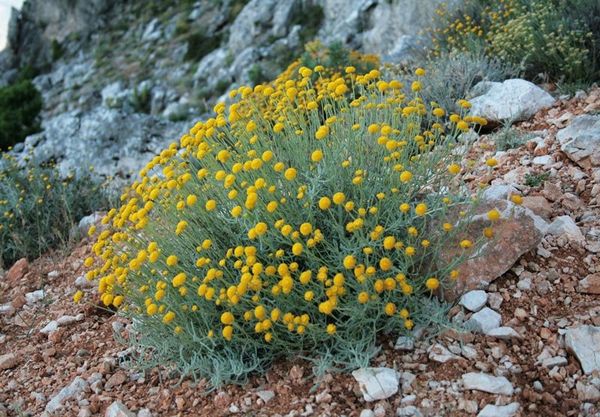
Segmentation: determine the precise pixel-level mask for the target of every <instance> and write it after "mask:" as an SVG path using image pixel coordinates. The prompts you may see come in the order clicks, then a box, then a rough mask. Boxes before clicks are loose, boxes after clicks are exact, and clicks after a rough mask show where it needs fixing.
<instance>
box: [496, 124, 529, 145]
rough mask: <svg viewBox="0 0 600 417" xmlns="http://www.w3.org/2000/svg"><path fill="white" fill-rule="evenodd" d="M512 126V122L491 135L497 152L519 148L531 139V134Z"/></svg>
mask: <svg viewBox="0 0 600 417" xmlns="http://www.w3.org/2000/svg"><path fill="white" fill-rule="evenodd" d="M511 125H512V122H507V123H506V124H505V125H504V126H503V127H502V129H500V130H499V131H497V132H495V133H494V134H493V135H491V138H492V140H493V141H494V143H495V144H496V149H497V150H499V151H507V150H509V149H514V148H518V147H519V146H521V145H523V144H525V142H527V141H528V140H529V139H530V138H531V135H530V134H527V133H523V132H521V131H520V130H518V129H516V128H514V127H512V126H511Z"/></svg>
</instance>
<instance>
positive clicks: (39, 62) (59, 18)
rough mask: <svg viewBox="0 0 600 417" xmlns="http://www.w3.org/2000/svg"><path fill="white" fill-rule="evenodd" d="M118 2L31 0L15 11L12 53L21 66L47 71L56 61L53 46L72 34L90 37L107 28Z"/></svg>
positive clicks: (10, 26)
mask: <svg viewBox="0 0 600 417" xmlns="http://www.w3.org/2000/svg"><path fill="white" fill-rule="evenodd" d="M116 3H118V1H116V0H89V1H79V0H29V1H26V2H25V3H24V4H23V7H22V9H21V11H20V12H19V11H17V10H15V9H13V13H12V15H11V22H10V24H9V32H8V49H10V50H11V51H12V53H13V55H14V57H15V58H16V62H15V64H16V65H18V66H23V65H31V66H34V67H45V66H47V65H48V64H49V63H50V62H51V60H52V44H53V42H63V41H64V40H65V39H66V38H67V37H68V36H69V35H70V34H72V33H79V34H82V35H87V34H89V33H91V32H93V31H94V30H96V29H99V28H102V27H106V26H107V21H108V18H109V16H110V11H111V9H112V7H113V6H114V5H115V4H116Z"/></svg>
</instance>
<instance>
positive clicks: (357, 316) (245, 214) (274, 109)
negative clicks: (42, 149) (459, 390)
mask: <svg viewBox="0 0 600 417" xmlns="http://www.w3.org/2000/svg"><path fill="white" fill-rule="evenodd" d="M426 76H427V75H426V74H425V71H423V70H419V71H418V77H419V79H418V80H417V81H415V82H413V83H412V85H411V86H410V88H411V90H412V91H411V93H410V95H407V94H405V93H404V86H403V85H402V83H401V82H400V81H398V80H393V79H392V80H386V79H382V77H381V74H380V72H379V71H378V70H376V69H372V70H370V71H368V72H366V73H360V72H359V71H357V68H356V67H354V66H350V67H347V68H343V69H342V70H341V71H338V70H336V69H331V68H325V67H323V66H322V65H316V66H314V67H312V68H309V67H306V66H301V65H300V63H299V62H296V63H293V64H292V65H291V66H290V67H289V68H288V69H287V70H286V71H285V72H284V73H283V74H282V75H281V76H280V77H279V78H277V79H276V80H275V81H274V82H272V83H270V84H264V85H259V86H256V87H255V88H250V87H240V88H238V89H236V90H233V91H232V92H231V94H230V97H231V104H229V105H226V104H225V103H219V104H217V105H216V106H215V108H214V113H215V114H214V117H212V118H210V119H208V120H206V121H203V122H198V123H196V124H195V125H194V126H193V127H192V128H191V129H190V131H189V133H187V134H185V135H183V137H182V138H181V140H180V141H179V142H178V143H173V144H172V145H171V146H169V147H168V149H165V150H163V151H162V152H161V153H160V154H159V155H157V156H156V157H155V158H154V159H153V160H152V161H151V162H150V163H149V164H148V165H147V167H145V168H144V169H143V170H142V171H141V173H140V178H141V179H140V180H139V181H136V182H134V183H133V184H132V185H131V187H130V189H129V190H128V191H127V192H126V193H124V195H123V196H122V205H121V207H120V208H118V209H112V210H111V211H110V212H109V213H108V214H107V216H106V217H105V219H104V220H103V222H104V223H105V224H106V225H107V226H109V228H108V229H107V230H105V231H103V232H102V233H100V234H99V235H98V239H97V242H96V243H95V244H94V246H93V251H94V253H95V257H91V258H88V259H86V261H85V264H86V266H88V267H89V268H90V270H89V272H88V273H87V277H88V279H90V280H94V281H95V282H96V283H97V284H98V290H99V292H100V296H101V300H102V302H103V303H104V304H105V305H106V306H114V307H116V308H117V309H119V310H120V312H121V313H122V314H124V315H125V316H128V317H131V318H132V320H133V323H134V330H135V334H134V336H133V338H132V343H133V344H134V345H135V346H136V347H137V348H138V349H142V350H143V349H144V348H145V349H148V351H149V352H150V353H152V355H153V356H154V357H155V358H158V360H159V361H162V363H173V364H175V365H176V366H177V367H178V368H179V369H180V370H181V371H182V372H184V373H194V374H198V375H201V376H204V377H207V378H209V379H210V380H211V382H212V383H213V384H220V383H223V382H228V381H241V380H243V379H244V378H245V377H246V376H247V375H248V374H249V373H250V372H253V371H263V370H264V369H265V367H266V366H268V364H269V363H271V362H272V361H273V360H274V359H276V358H280V357H294V356H296V355H301V356H302V357H305V358H307V359H309V360H312V361H314V362H315V363H316V364H317V368H318V369H322V367H323V366H325V365H327V366H329V365H337V366H340V367H355V366H358V365H365V364H366V363H367V362H368V359H369V358H370V357H372V356H373V355H374V354H375V352H376V349H375V345H374V343H375V338H376V336H377V335H379V334H381V333H382V332H393V333H399V332H403V331H406V332H408V331H410V330H411V329H412V328H413V327H414V326H415V324H416V323H421V324H423V325H429V324H430V323H431V322H432V321H434V320H435V316H436V311H438V310H440V307H439V305H438V304H439V302H438V301H436V300H437V298H436V297H435V294H440V293H441V292H442V291H443V289H444V288H446V287H448V286H449V285H452V281H453V280H454V279H456V278H457V272H456V266H457V265H458V264H459V263H460V262H461V257H460V256H459V257H457V258H456V259H454V260H453V261H452V263H451V264H448V263H443V262H441V261H440V259H441V258H440V257H439V254H440V252H441V251H442V250H444V247H446V246H448V245H454V247H455V248H458V249H459V250H463V249H461V248H470V247H471V246H472V245H477V242H471V241H469V240H466V239H464V238H463V239H462V240H461V239H457V236H456V233H459V231H460V230H461V228H460V222H458V223H457V222H456V221H453V222H452V223H448V221H450V220H447V216H449V217H450V214H449V213H451V212H453V211H454V212H455V211H456V207H457V206H459V205H460V206H461V207H464V206H465V205H468V203H469V202H470V198H469V194H468V193H467V192H466V191H465V189H464V187H463V186H462V185H461V182H460V181H459V177H458V176H457V174H459V173H460V172H461V171H462V170H463V169H465V168H463V167H462V165H461V163H462V158H463V156H462V154H461V152H460V148H459V147H457V146H456V144H457V136H458V134H460V133H461V131H464V130H467V129H469V128H471V127H473V126H474V124H475V122H479V123H482V122H483V121H482V120H480V119H476V120H474V119H473V118H470V117H468V116H464V115H463V114H449V113H448V112H446V111H444V110H443V109H441V108H439V107H436V106H430V105H429V104H428V103H424V102H423V101H422V100H421V98H420V95H419V91H420V89H421V87H422V85H423V84H425V83H426V82H427V79H426ZM461 107H462V108H465V109H467V108H468V103H467V102H462V104H461ZM426 118H432V120H435V122H434V123H429V124H427V125H426V126H425V127H424V123H423V120H425V119H426ZM449 217H448V218H449ZM482 238H483V237H482ZM464 251H466V249H464ZM465 253H466V252H465ZM81 296H82V295H81V294H80V293H78V294H77V296H76V298H77V299H80V298H81ZM436 309H437V310H436Z"/></svg>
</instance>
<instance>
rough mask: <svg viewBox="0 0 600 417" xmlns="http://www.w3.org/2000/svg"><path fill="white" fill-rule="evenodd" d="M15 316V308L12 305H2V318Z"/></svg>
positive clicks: (0, 313) (0, 310)
mask: <svg viewBox="0 0 600 417" xmlns="http://www.w3.org/2000/svg"><path fill="white" fill-rule="evenodd" d="M13 314H15V308H14V307H13V306H12V304H10V303H7V304H2V305H0V316H9V317H10V316H12V315H13Z"/></svg>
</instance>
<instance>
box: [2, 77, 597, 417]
mask: <svg viewBox="0 0 600 417" xmlns="http://www.w3.org/2000/svg"><path fill="white" fill-rule="evenodd" d="M599 110H600V89H598V88H595V89H592V90H591V91H589V92H587V93H583V92H580V93H578V94H577V95H576V96H575V97H574V98H571V99H566V98H565V99H559V100H558V101H556V102H555V103H554V104H553V105H552V106H551V107H550V108H549V109H544V110H541V111H539V112H537V114H535V115H534V116H533V117H532V118H529V119H528V120H527V121H523V122H520V123H518V124H517V125H516V129H517V130H518V131H520V132H521V133H522V135H517V137H521V138H523V140H522V143H521V144H520V145H519V146H516V147H514V148H512V149H507V150H506V151H499V150H498V149H497V148H498V147H499V146H500V145H499V144H500V143H501V141H500V140H499V136H498V135H499V133H494V134H490V135H482V136H481V137H479V138H477V139H476V140H475V142H474V145H473V148H472V151H471V153H470V155H469V157H470V158H471V159H474V160H479V161H483V160H485V159H487V158H489V157H492V156H493V157H495V158H496V159H497V160H498V166H497V167H496V168H495V169H493V170H491V171H490V170H482V171H481V172H476V173H475V174H473V175H471V177H470V178H469V179H470V180H471V183H472V184H473V188H474V189H476V188H477V187H478V186H479V184H480V183H485V184H490V187H488V188H487V189H486V191H485V193H484V196H483V198H484V199H487V200H493V201H497V199H505V200H506V199H507V198H508V197H509V195H510V194H511V193H518V194H520V195H522V196H523V203H522V206H523V207H525V208H526V210H525V209H523V211H522V212H519V213H526V214H527V216H528V217H527V216H526V217H523V219H525V218H527V219H529V220H527V222H528V223H527V226H526V227H528V228H529V229H527V228H526V229H522V228H521V229H519V228H518V227H517V228H514V227H513V226H515V225H517V226H518V224H517V223H518V221H517V220H514V222H516V223H510V222H509V221H507V223H505V227H504V229H502V227H500V229H501V230H500V233H501V236H502V239H503V240H502V241H501V242H500V243H499V245H501V246H500V248H501V249H500V251H501V253H499V254H498V256H497V257H496V258H493V257H488V258H487V259H486V264H485V265H483V266H481V265H480V268H479V269H477V270H474V271H471V275H472V276H473V277H475V276H479V277H480V278H481V279H480V280H479V281H478V282H477V283H475V284H473V282H474V281H470V283H469V284H468V285H467V287H468V288H470V289H471V291H469V292H467V293H466V294H465V295H463V296H462V297H461V298H460V299H459V300H457V304H456V305H455V306H454V307H453V308H452V310H451V312H450V315H451V321H452V322H453V323H455V324H457V325H460V324H461V323H466V326H468V327H470V328H472V329H473V331H472V332H457V331H455V330H448V331H445V332H443V333H441V334H439V335H435V336H434V337H429V336H428V335H427V334H425V333H424V332H423V331H415V332H414V334H413V336H411V337H402V338H400V339H398V340H397V341H395V340H382V344H383V349H382V352H381V353H380V354H379V355H378V356H377V357H376V358H375V359H374V360H373V361H372V364H371V366H373V368H366V369H362V370H359V371H357V372H355V373H354V374H352V375H342V374H327V375H325V376H324V377H322V378H319V379H316V378H314V377H313V376H312V371H311V369H310V367H309V366H308V365H307V364H306V363H304V362H302V361H300V360H298V361H290V362H284V363H278V364H276V365H275V366H274V367H273V368H272V370H271V371H270V372H269V373H268V374H267V375H266V376H264V377H255V378H253V379H252V380H250V381H248V383H247V384H246V385H244V386H226V387H222V388H220V389H217V390H214V391H211V392H206V389H207V386H206V384H205V382H204V381H193V380H189V379H183V380H180V379H179V378H178V377H177V376H176V375H174V374H173V373H172V372H170V371H169V370H168V369H164V368H155V369H152V370H151V371H148V372H145V373H143V372H139V371H137V370H135V369H130V368H129V367H128V363H129V358H130V352H129V351H128V350H127V349H126V346H124V345H122V344H120V343H118V342H117V341H116V337H115V336H116V335H119V336H123V337H125V336H126V333H127V326H128V323H126V322H124V321H123V320H122V319H121V318H119V317H117V316H115V315H113V314H112V313H111V312H110V311H105V310H103V309H101V308H98V307H97V306H95V305H90V304H88V305H77V304H74V303H73V302H72V301H71V297H72V295H73V293H74V292H75V291H76V289H77V288H78V287H82V286H86V285H88V283H87V281H85V279H84V278H82V274H83V273H84V270H83V269H84V268H83V265H82V259H84V258H85V257H86V256H87V255H88V253H89V252H90V246H91V242H90V241H87V240H84V241H82V242H81V243H80V244H79V245H77V246H76V247H75V248H74V249H73V250H72V251H71V252H70V253H69V254H67V255H66V256H65V254H62V253H53V254H49V255H47V256H45V257H43V258H40V259H37V260H35V261H34V262H32V263H28V262H26V261H20V262H19V263H17V264H16V265H15V266H13V267H12V268H11V269H10V270H9V271H8V272H7V273H5V274H4V275H3V276H2V278H0V290H1V292H0V326H1V327H0V416H4V415H9V416H23V415H45V416H48V415H61V416H81V417H83V416H92V415H99V416H102V415H105V416H114V417H116V416H121V417H125V416H136V415H137V416H138V417H142V416H223V415H240V416H284V415H285V416H311V415H314V416H361V417H368V416H479V417H502V416H539V415H545V416H600V359H599V358H600V298H599V297H600V262H599V259H598V258H599V256H598V253H600V216H599V214H600V210H599V207H600V169H599V168H598V166H599V165H600V153H599V152H598V145H597V144H595V143H596V142H597V141H598V138H599V137H600V116H598V115H597V113H598V111H599ZM586 132H587V133H586ZM586 135H587V136H586ZM513 136H514V135H513ZM582 138H583V139H582ZM585 138H587V139H585ZM590 138H591V139H590ZM593 138H596V139H593ZM594 140H595V141H596V142H594ZM594 144H595V145H594ZM515 145H518V144H516V143H513V146H515ZM593 146H595V148H594V147H593ZM508 147H509V146H506V148H508ZM534 220H535V221H534ZM519 221H520V220H519ZM524 221H525V220H524ZM515 227H516V226H515ZM502 230H506V232H503V231H502ZM531 236H534V237H535V236H538V237H539V238H535V239H534V246H533V247H529V248H527V247H525V246H524V242H527V241H528V239H529V238H530V237H531ZM523 251H524V252H525V253H524V254H523V253H522V252H523ZM507 260H508V261H510V264H509V265H508V266H506V267H504V266H503V265H501V264H502V263H506V262H507ZM511 266H512V267H511ZM501 269H508V271H506V272H504V271H501V272H503V273H502V276H500V277H499V278H497V279H495V280H494V278H496V277H491V278H490V277H488V278H486V277H487V275H486V274H487V273H488V272H489V271H492V270H494V271H495V270H498V271H499V270H501Z"/></svg>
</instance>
